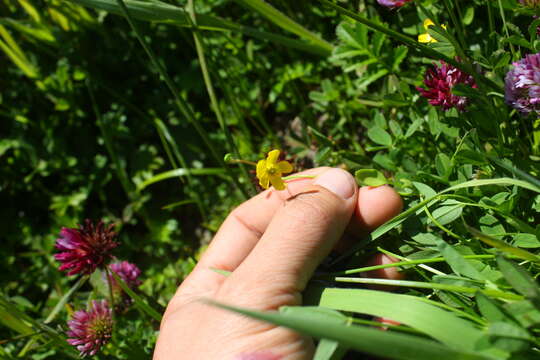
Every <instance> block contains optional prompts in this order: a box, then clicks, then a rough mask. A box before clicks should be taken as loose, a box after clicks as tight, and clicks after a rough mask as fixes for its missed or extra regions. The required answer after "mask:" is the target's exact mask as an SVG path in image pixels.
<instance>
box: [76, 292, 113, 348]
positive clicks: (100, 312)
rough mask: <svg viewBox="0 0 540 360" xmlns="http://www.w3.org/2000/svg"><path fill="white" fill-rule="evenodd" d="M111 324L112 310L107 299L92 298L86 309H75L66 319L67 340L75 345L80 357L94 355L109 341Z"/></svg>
mask: <svg viewBox="0 0 540 360" xmlns="http://www.w3.org/2000/svg"><path fill="white" fill-rule="evenodd" d="M112 325H113V321H112V312H111V308H110V307H109V305H108V304H107V301H105V300H101V301H96V300H94V301H92V305H91V307H90V309H89V310H88V311H86V310H79V311H76V312H75V313H74V314H73V317H72V318H71V320H70V321H68V326H69V331H68V332H67V336H68V337H69V339H68V340H67V342H68V343H69V344H70V345H73V346H76V347H77V350H79V352H80V355H81V356H82V357H85V356H92V355H95V354H96V353H97V352H98V351H99V349H101V347H102V346H103V345H105V344H107V343H108V342H109V340H110V338H111V333H112Z"/></svg>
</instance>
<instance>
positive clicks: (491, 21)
mask: <svg viewBox="0 0 540 360" xmlns="http://www.w3.org/2000/svg"><path fill="white" fill-rule="evenodd" d="M486 7H487V11H488V21H489V33H490V34H492V33H493V32H495V19H494V17H493V9H492V8H491V1H486Z"/></svg>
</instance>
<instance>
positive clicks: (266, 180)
mask: <svg viewBox="0 0 540 360" xmlns="http://www.w3.org/2000/svg"><path fill="white" fill-rule="evenodd" d="M278 157H279V150H272V151H270V152H269V153H268V157H267V158H266V159H265V160H259V162H258V163H257V178H258V179H259V184H260V185H261V186H262V187H263V188H264V189H268V187H269V186H270V184H272V186H273V187H274V188H275V189H276V190H285V188H286V187H287V185H286V184H285V183H284V182H283V179H282V178H281V176H282V175H283V174H287V173H290V172H292V171H293V166H292V165H291V163H289V162H288V161H280V162H278V161H277V160H278Z"/></svg>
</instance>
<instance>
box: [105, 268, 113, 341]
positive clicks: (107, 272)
mask: <svg viewBox="0 0 540 360" xmlns="http://www.w3.org/2000/svg"><path fill="white" fill-rule="evenodd" d="M105 276H106V277H107V284H108V285H109V298H110V301H111V317H112V320H113V322H112V323H113V328H114V315H115V314H114V292H113V284H112V274H111V270H110V269H109V267H108V266H105ZM113 333H114V331H113Z"/></svg>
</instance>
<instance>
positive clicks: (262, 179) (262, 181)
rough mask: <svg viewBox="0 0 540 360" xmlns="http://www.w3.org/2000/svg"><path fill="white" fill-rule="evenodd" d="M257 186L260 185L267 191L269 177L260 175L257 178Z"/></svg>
mask: <svg viewBox="0 0 540 360" xmlns="http://www.w3.org/2000/svg"><path fill="white" fill-rule="evenodd" d="M259 185H261V186H262V188H263V189H268V187H269V186H270V177H269V176H268V175H267V174H264V175H262V176H261V177H260V178H259Z"/></svg>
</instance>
